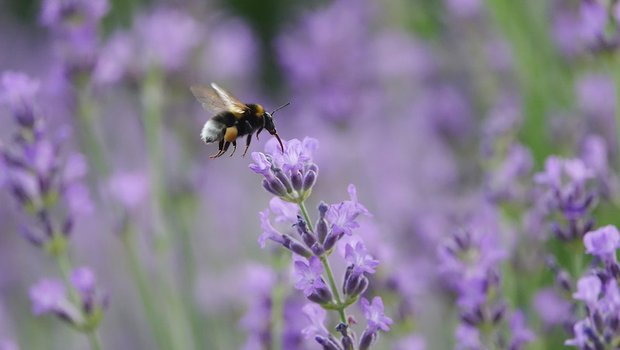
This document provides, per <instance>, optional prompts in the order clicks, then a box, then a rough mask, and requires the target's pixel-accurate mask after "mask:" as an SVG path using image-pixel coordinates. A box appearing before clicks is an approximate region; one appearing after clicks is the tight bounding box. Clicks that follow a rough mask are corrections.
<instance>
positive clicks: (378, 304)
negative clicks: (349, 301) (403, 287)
mask: <svg viewBox="0 0 620 350" xmlns="http://www.w3.org/2000/svg"><path fill="white" fill-rule="evenodd" d="M360 302H361V305H362V311H363V312H364V317H365V318H366V321H367V322H368V329H369V330H370V331H371V332H376V331H378V330H379V329H380V330H382V331H384V332H387V331H389V330H390V325H392V323H393V321H392V319H391V318H389V317H387V316H385V313H384V308H383V300H381V298H380V297H374V298H373V299H372V303H371V302H369V301H368V299H366V298H362V300H361V301H360Z"/></svg>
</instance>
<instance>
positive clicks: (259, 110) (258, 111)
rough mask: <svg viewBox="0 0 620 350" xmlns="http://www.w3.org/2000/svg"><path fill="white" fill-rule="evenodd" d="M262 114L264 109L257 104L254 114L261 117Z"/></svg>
mask: <svg viewBox="0 0 620 350" xmlns="http://www.w3.org/2000/svg"><path fill="white" fill-rule="evenodd" d="M263 113H265V109H264V108H263V106H261V105H259V104H257V105H256V114H257V115H259V116H261V117H262V116H263Z"/></svg>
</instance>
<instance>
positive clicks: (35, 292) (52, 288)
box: [29, 279, 68, 316]
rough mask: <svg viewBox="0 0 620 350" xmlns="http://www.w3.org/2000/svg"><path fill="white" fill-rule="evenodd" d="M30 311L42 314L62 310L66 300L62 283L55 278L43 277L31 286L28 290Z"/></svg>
mask: <svg viewBox="0 0 620 350" xmlns="http://www.w3.org/2000/svg"><path fill="white" fill-rule="evenodd" d="M29 295H30V301H31V302H32V312H33V313H34V314H35V315H37V316H38V315H43V314H46V313H50V312H59V311H62V310H63V307H64V305H65V304H66V303H67V302H68V301H67V292H66V290H65V287H64V285H63V283H62V282H61V281H60V280H56V279H43V280H41V281H39V282H38V283H37V284H35V285H34V286H32V287H31V288H30V291H29Z"/></svg>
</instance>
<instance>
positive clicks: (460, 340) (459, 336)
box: [454, 324, 483, 350]
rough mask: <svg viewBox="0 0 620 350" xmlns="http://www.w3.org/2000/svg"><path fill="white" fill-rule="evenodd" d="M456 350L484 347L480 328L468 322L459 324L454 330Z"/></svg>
mask: <svg viewBox="0 0 620 350" xmlns="http://www.w3.org/2000/svg"><path fill="white" fill-rule="evenodd" d="M454 338H455V339H456V347H455V349H456V350H471V349H483V345H482V342H481V341H480V331H479V330H478V328H476V327H473V326H471V325H468V324H459V325H458V326H457V327H456V330H455V332H454Z"/></svg>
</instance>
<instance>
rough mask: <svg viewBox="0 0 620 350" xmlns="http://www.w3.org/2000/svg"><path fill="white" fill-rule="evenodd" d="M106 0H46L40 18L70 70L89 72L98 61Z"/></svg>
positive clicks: (106, 9)
mask: <svg viewBox="0 0 620 350" xmlns="http://www.w3.org/2000/svg"><path fill="white" fill-rule="evenodd" d="M108 9H109V5H108V1H107V0H93V1H90V0H69V1H63V0H46V1H44V3H43V7H42V11H41V16H40V21H41V24H43V25H45V26H47V27H49V28H50V30H51V31H52V33H53V34H54V36H55V43H54V44H55V49H56V51H57V53H58V54H59V56H60V58H61V60H62V61H63V63H64V65H65V67H64V68H65V69H66V71H67V72H68V73H74V72H79V71H90V70H91V69H92V68H93V66H94V65H95V62H96V56H97V49H98V41H99V37H98V33H97V32H98V28H97V27H98V25H99V22H100V20H101V18H102V17H103V16H104V15H105V14H106V13H107V12H108Z"/></svg>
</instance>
